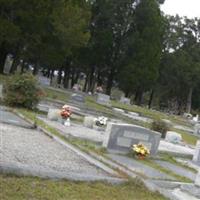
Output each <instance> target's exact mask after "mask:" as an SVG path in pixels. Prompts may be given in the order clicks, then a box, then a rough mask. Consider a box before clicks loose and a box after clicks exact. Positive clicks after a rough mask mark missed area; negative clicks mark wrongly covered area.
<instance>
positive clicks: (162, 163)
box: [155, 160, 196, 181]
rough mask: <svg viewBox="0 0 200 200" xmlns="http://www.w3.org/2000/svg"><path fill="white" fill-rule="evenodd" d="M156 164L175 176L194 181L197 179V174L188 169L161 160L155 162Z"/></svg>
mask: <svg viewBox="0 0 200 200" xmlns="http://www.w3.org/2000/svg"><path fill="white" fill-rule="evenodd" d="M155 162H156V163H157V164H159V165H160V166H162V167H164V168H167V169H169V170H171V171H173V172H174V173H175V174H178V175H180V176H184V177H186V178H189V179H190V180H192V181H194V180H195V178H196V174H195V173H194V172H192V171H190V170H188V169H185V168H183V167H180V166H177V165H174V164H172V163H169V162H166V161H161V160H155Z"/></svg>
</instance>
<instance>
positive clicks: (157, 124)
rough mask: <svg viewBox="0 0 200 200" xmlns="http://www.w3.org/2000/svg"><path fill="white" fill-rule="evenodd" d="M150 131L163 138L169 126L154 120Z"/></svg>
mask: <svg viewBox="0 0 200 200" xmlns="http://www.w3.org/2000/svg"><path fill="white" fill-rule="evenodd" d="M151 129H152V130H154V131H157V132H160V133H161V138H165V136H166V133H167V131H168V130H169V126H168V125H167V123H166V122H164V121H163V120H154V121H153V122H152V124H151Z"/></svg>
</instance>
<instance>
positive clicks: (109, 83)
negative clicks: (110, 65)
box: [106, 70, 114, 95]
mask: <svg viewBox="0 0 200 200" xmlns="http://www.w3.org/2000/svg"><path fill="white" fill-rule="evenodd" d="M113 79H114V71H113V70H111V71H110V74H109V75H108V81H107V86H106V94H107V95H110V94H111V89H112V86H113Z"/></svg>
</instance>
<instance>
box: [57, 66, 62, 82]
mask: <svg viewBox="0 0 200 200" xmlns="http://www.w3.org/2000/svg"><path fill="white" fill-rule="evenodd" d="M62 71H63V67H60V68H59V72H58V79H57V83H58V85H60V84H61V82H62Z"/></svg>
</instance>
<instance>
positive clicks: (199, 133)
mask: <svg viewBox="0 0 200 200" xmlns="http://www.w3.org/2000/svg"><path fill="white" fill-rule="evenodd" d="M194 134H195V135H197V136H200V124H199V123H197V124H195V126H194Z"/></svg>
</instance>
